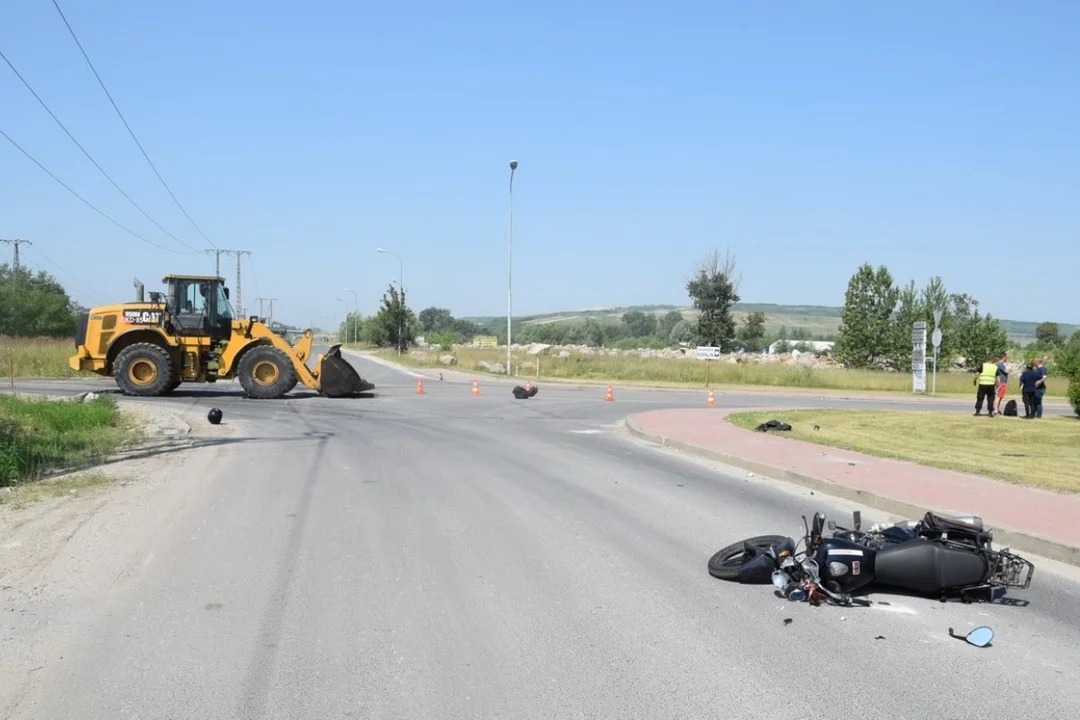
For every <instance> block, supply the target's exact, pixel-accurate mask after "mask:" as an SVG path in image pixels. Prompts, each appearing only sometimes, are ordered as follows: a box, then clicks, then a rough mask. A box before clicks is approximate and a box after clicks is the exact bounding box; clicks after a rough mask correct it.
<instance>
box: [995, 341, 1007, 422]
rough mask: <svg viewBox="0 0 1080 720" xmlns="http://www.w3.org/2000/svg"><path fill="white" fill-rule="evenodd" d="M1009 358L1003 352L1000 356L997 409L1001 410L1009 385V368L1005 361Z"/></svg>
mask: <svg viewBox="0 0 1080 720" xmlns="http://www.w3.org/2000/svg"><path fill="white" fill-rule="evenodd" d="M1008 359H1009V356H1008V355H1007V354H1005V353H1001V357H1000V358H998V364H997V369H998V374H997V411H998V412H1001V403H1003V402H1005V391H1006V390H1007V389H1008V387H1009V368H1008V367H1007V366H1006V365H1005V361H1006V360H1008Z"/></svg>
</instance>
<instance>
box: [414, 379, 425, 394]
mask: <svg viewBox="0 0 1080 720" xmlns="http://www.w3.org/2000/svg"><path fill="white" fill-rule="evenodd" d="M416 394H417V395H423V394H424V378H417V379H416Z"/></svg>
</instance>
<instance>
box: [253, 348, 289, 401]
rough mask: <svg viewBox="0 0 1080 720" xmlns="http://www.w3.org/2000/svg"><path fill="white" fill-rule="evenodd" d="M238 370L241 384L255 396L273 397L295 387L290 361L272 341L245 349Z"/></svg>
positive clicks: (262, 398) (280, 395)
mask: <svg viewBox="0 0 1080 720" xmlns="http://www.w3.org/2000/svg"><path fill="white" fill-rule="evenodd" d="M239 370H240V372H239V377H240V385H241V386H243V388H244V392H245V393H247V396H248V397H249V398H252V399H255V400H276V399H278V398H281V397H284V396H285V393H287V392H289V391H290V390H292V389H293V388H294V387H296V382H297V378H296V369H295V368H293V365H292V361H291V360H289V356H288V355H286V354H285V353H283V352H282V351H281V350H278V349H277V348H276V347H273V346H271V345H260V346H258V347H255V348H252V349H251V350H249V351H247V352H246V353H244V357H242V358H241V359H240V368H239Z"/></svg>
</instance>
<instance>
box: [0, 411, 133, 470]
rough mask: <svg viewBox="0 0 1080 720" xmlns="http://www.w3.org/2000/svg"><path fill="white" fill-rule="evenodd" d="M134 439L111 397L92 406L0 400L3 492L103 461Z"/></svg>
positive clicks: (129, 426) (0, 462) (0, 459)
mask: <svg viewBox="0 0 1080 720" xmlns="http://www.w3.org/2000/svg"><path fill="white" fill-rule="evenodd" d="M134 435H135V426H134V423H133V422H132V421H130V420H129V419H128V418H127V417H126V416H124V415H123V414H122V413H121V412H120V409H119V408H118V407H117V404H116V399H115V398H114V397H113V396H112V395H100V396H98V397H97V398H96V399H95V400H93V401H91V402H74V401H70V400H61V401H51V400H45V399H38V398H34V399H28V398H22V397H17V396H14V395H0V487H6V486H13V485H20V484H23V483H27V482H31V481H34V480H37V479H40V478H41V477H42V475H43V474H44V473H46V472H47V471H49V470H54V469H64V468H70V467H74V466H80V465H83V464H85V463H87V462H93V461H96V460H99V459H103V458H105V457H107V456H108V455H110V454H111V453H112V452H113V451H115V450H116V449H117V448H119V447H120V446H121V445H122V444H124V442H125V441H127V440H129V439H131V438H132V437H133V436H134Z"/></svg>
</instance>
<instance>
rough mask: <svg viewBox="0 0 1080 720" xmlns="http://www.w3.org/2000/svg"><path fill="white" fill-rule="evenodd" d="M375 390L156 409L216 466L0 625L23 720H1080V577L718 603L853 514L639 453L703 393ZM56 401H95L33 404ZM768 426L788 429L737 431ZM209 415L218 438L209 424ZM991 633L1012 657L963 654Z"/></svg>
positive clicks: (100, 524) (166, 495)
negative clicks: (805, 527) (836, 603)
mask: <svg viewBox="0 0 1080 720" xmlns="http://www.w3.org/2000/svg"><path fill="white" fill-rule="evenodd" d="M350 360H351V361H352V362H353V363H354V364H355V365H356V366H357V367H358V368H359V369H360V370H361V374H363V375H364V376H365V377H367V378H369V379H371V380H372V381H373V382H375V383H376V385H377V389H376V392H375V395H374V397H371V398H362V399H348V400H344V399H341V400H330V399H325V398H320V397H312V396H307V395H305V394H303V393H300V392H297V393H296V397H294V398H291V399H287V400H282V401H272V402H266V401H263V402H258V401H248V400H244V399H242V398H241V397H239V395H238V392H237V391H236V390H233V391H232V392H231V393H230V392H229V390H230V388H229V387H228V386H227V385H226V386H223V387H218V388H215V389H214V390H213V391H212V392H208V391H206V390H203V389H197V390H194V391H185V392H182V393H179V394H178V395H177V396H176V397H171V398H166V399H162V400H161V401H160V403H162V404H163V405H165V404H167V406H168V407H169V408H171V409H173V410H175V411H176V412H178V413H182V414H184V415H185V416H186V417H189V418H191V419H192V421H193V422H194V423H196V426H195V427H196V431H197V434H198V435H199V436H200V437H199V440H198V442H200V443H201V444H203V447H202V448H200V449H198V450H194V451H186V453H188V454H190V457H187V456H186V455H185V457H186V458H187V459H183V460H181V459H179V457H180V455H184V454H179V455H178V459H177V460H176V469H175V472H174V474H173V476H171V479H170V481H169V483H168V484H167V486H168V490H166V489H162V490H161V491H160V492H161V493H162V495H161V499H160V502H159V503H158V504H157V505H156V507H157V510H158V512H159V515H158V516H155V520H154V522H153V523H149V522H143V523H142V525H143V526H150V525H152V527H140V523H139V522H138V519H137V518H138V517H139V515H138V513H139V512H149V510H147V509H146V508H142V509H140V508H130V507H124V508H118V509H113V510H109V509H108V508H107V509H106V511H103V512H105V513H112V514H107V515H106V516H105V519H102V520H99V521H97V523H96V524H90V525H91V526H92V527H95V528H97V531H95V534H94V535H92V536H89V537H87V536H86V535H85V534H80V535H77V536H76V537H74V538H73V541H72V542H71V543H69V549H68V550H66V551H65V552H64V554H63V556H62V557H61V558H59V559H58V560H57V561H56V563H55V566H54V567H53V568H50V572H49V573H48V574H47V575H46V577H45V580H43V581H42V583H43V585H42V587H52V588H53V590H52V594H50V592H47V591H46V590H42V591H41V593H38V594H37V595H35V594H31V595H30V596H29V597H28V598H27V599H20V600H18V601H17V602H16V601H14V600H13V601H11V602H12V603H13V604H12V606H11V607H10V608H5V607H0V610H10V612H5V613H0V633H4V635H0V641H3V642H6V643H8V645H7V647H11V646H12V645H11V644H12V643H30V644H33V645H34V646H35V647H38V648H40V649H41V650H40V655H41V656H42V657H45V658H46V659H45V660H42V661H41V666H40V667H34V668H27V672H28V675H27V678H28V680H27V683H28V684H27V686H26V688H25V689H24V694H23V695H22V696H21V699H20V701H19V703H18V707H17V708H16V709H15V710H14V712H13V713H12V714H11V715H10V717H12V718H31V717H32V718H72V717H79V718H87V719H92V718H110V719H112V718H150V717H152V718H199V719H200V720H201V719H202V718H207V717H213V718H275V719H280V718H391V717H392V718H399V717H400V718H405V717H407V718H416V719H420V718H440V719H445V718H549V717H558V718H573V717H581V718H593V717H604V718H614V717H643V718H644V717H658V718H659V717H663V718H684V717H685V718H713V717H716V718H729V717H739V718H784V717H808V716H831V717H860V716H862V717H890V718H896V719H897V720H900V719H902V718H924V717H988V718H989V717H994V718H997V717H1014V716H1015V717H1046V718H1049V717H1071V716H1073V715H1075V714H1076V713H1077V712H1080V686H1078V685H1077V684H1076V683H1075V678H1076V677H1077V676H1078V672H1080V654H1078V653H1077V650H1076V648H1077V647H1080V617H1078V616H1077V613H1076V608H1077V598H1078V597H1080V582H1078V579H1077V574H1076V573H1075V572H1073V571H1070V570H1068V569H1062V568H1060V567H1058V566H1055V572H1050V571H1049V570H1048V565H1044V564H1042V563H1039V565H1038V568H1037V570H1036V575H1035V579H1034V582H1033V586H1032V588H1031V589H1030V590H1028V591H1026V592H1022V593H1016V594H1015V599H1016V600H1019V601H1021V602H1020V603H1019V604H1004V605H993V606H989V605H970V606H965V605H960V604H948V605H942V604H941V603H938V602H936V601H933V600H927V599H920V598H910V597H902V596H884V595H875V596H873V597H874V599H877V600H886V601H887V602H888V603H889V604H888V605H876V606H875V607H872V608H865V609H864V608H854V609H838V608H829V607H820V608H813V607H810V606H808V605H806V604H791V603H787V602H784V601H781V600H779V599H777V598H775V597H774V596H773V595H772V592H771V588H770V587H767V586H766V587H761V586H757V587H745V586H738V585H731V584H727V583H723V582H721V581H718V580H715V579H713V578H712V577H710V576H709V574H708V571H707V570H706V562H707V560H708V558H709V556H710V555H711V554H712V553H713V552H714V551H715V550H717V549H719V548H720V547H722V546H725V545H728V544H730V543H731V542H734V541H736V540H739V539H741V538H743V537H747V536H751V535H758V534H764V533H774V532H780V533H786V534H794V533H797V532H799V531H800V530H801V520H800V519H799V516H800V514H807V515H810V514H812V513H813V512H814V511H816V510H824V511H826V512H827V513H829V514H830V516H832V517H836V518H837V519H838V521H841V522H842V520H843V519H846V518H847V517H850V514H849V513H850V510H851V509H853V508H854V507H855V506H853V505H850V504H847V503H841V502H837V501H832V500H829V499H827V498H824V497H822V496H820V495H818V496H811V495H810V493H809V491H807V490H803V489H794V488H789V487H786V486H783V485H781V484H779V483H773V482H771V481H768V480H765V479H762V478H757V477H747V474H746V473H745V472H742V471H737V470H735V469H733V468H724V467H722V466H719V465H717V464H715V463H709V462H704V461H699V460H692V459H688V458H684V457H681V456H678V455H677V454H675V453H672V452H668V451H660V450H656V449H654V448H651V447H647V446H644V445H642V444H639V443H637V442H636V441H633V440H631V439H629V438H628V437H626V436H625V435H624V434H623V433H622V432H620V430H619V428H618V427H617V423H618V420H619V419H621V418H622V417H624V416H625V415H626V414H628V413H631V412H635V411H638V410H641V409H648V408H656V407H664V406H672V405H676V406H677V405H680V404H686V405H687V406H693V407H696V406H700V405H701V404H703V399H702V397H701V394H700V393H696V394H680V393H651V392H648V391H633V390H621V391H620V392H619V394H618V396H617V397H616V402H614V403H608V402H604V400H603V392H604V391H603V389H602V388H599V389H598V388H589V389H587V390H582V389H573V388H559V387H555V386H550V385H549V386H544V387H542V388H541V392H540V394H539V395H538V396H537V397H536V398H534V399H532V400H529V401H525V402H521V401H514V400H513V399H512V397H511V396H510V393H509V390H508V389H506V388H505V387H499V388H496V387H495V386H491V387H484V388H482V394H481V396H480V397H473V396H472V395H471V394H470V392H469V386H468V384H461V383H451V382H437V381H431V382H426V383H425V390H426V392H425V394H424V395H422V396H417V395H416V394H415V391H414V390H415V380H414V379H413V378H411V377H408V376H406V375H404V374H402V373H400V372H398V371H396V370H391V369H388V368H385V367H382V366H378V365H374V364H372V363H370V362H367V361H361V360H357V359H355V358H350ZM91 384H93V383H91ZM77 385H78V388H81V389H85V388H86V387H88V386H87V384H85V383H79V384H77ZM102 385H103V386H106V387H107V385H108V383H102ZM34 388H38V390H37V391H49V390H51V391H68V390H70V389H71V388H70V387H69V386H68V385H66V384H64V383H23V384H21V389H23V390H28V391H34ZM750 400H752V401H753V402H754V404H756V405H760V406H768V405H774V406H783V405H788V406H790V405H791V401H790V400H787V401H785V399H783V398H775V397H769V396H761V395H753V396H748V397H738V396H731V395H722V396H720V397H718V404H739V405H746V404H748V401H750ZM808 400H809V399H805V398H804V399H803V401H802V402H800V404H805V403H806V402H808ZM825 403H827V404H830V405H836V406H848V407H851V406H859V405H861V404H866V403H852V402H843V401H836V400H828V401H825ZM813 404H824V403H818V402H815V403H813ZM212 405H216V406H218V407H221V408H222V409H223V411H224V414H225V424H223V425H222V426H219V427H216V428H215V427H211V426H209V425H206V424H199V421H200V419H201V418H202V417H203V416H205V412H206V410H207V409H208V408H209V407H211V406H212ZM870 405H872V403H871V404H870ZM962 407H964V409H966V406H962ZM170 493H171V494H170ZM167 503H173V504H172V505H168V504H167ZM875 517H880V516H879V515H878V514H876V513H874V512H871V511H868V510H865V509H864V518H866V519H873V518H875ZM106 526H108V527H113V528H114V530H113V535H111V536H109V535H108V534H106V533H105V532H104V528H105V527H106ZM99 531H100V532H99ZM85 532H89V531H85ZM140 533H141V534H140ZM109 537H112V539H111V540H110V539H108V538H109ZM93 538H97V540H96V542H91V541H90V540H91V539H93ZM110 543H111V544H110ZM111 553H117V555H116V557H111ZM103 558H104V560H103ZM106 560H109V562H105V561H106ZM103 563H104V564H103ZM117 568H119V570H117ZM106 570H107V571H108V572H106ZM1058 570H1060V572H1061V574H1060V575H1059V574H1056V572H1057V571H1058ZM50 582H51V583H53V585H52V586H50V585H49V583H50ZM88 584H89V585H92V586H93V588H94V592H92V593H91V592H90V591H88V590H83V591H80V590H79V588H80V587H83V586H86V585H88ZM63 588H67V589H66V590H64V591H62V589H63ZM35 597H36V598H37V599H35ZM42 597H44V598H46V599H41V598H42ZM18 603H22V604H18ZM4 616H7V617H4ZM8 618H13V619H12V620H8ZM786 619H791V622H790V623H785V620H786ZM5 620H8V622H5ZM981 624H988V625H991V626H992V627H993V628H994V630H995V632H996V637H995V640H994V644H993V646H992V647H990V648H985V649H978V648H974V647H971V646H968V645H966V644H965V643H962V642H959V641H957V640H954V639H951V638H949V636H948V629H949V628H950V627H952V628H955V629H957V630H966V629H971V628H973V627H975V626H977V625H981ZM5 636H6V637H5ZM3 646H4V645H3V644H2V642H0V647H3Z"/></svg>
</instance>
